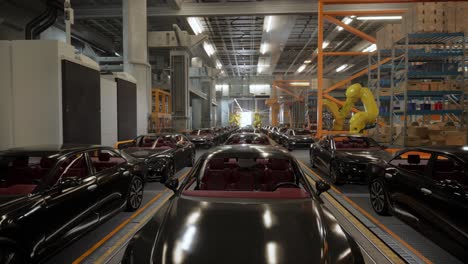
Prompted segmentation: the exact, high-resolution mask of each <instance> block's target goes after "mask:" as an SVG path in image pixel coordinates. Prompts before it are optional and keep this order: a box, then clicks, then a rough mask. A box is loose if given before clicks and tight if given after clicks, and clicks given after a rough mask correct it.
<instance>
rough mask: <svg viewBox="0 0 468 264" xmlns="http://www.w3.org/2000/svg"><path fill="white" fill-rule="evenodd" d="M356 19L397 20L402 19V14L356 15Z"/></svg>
mask: <svg viewBox="0 0 468 264" xmlns="http://www.w3.org/2000/svg"><path fill="white" fill-rule="evenodd" d="M356 19H357V20H397V19H402V16H368V17H357V18H356Z"/></svg>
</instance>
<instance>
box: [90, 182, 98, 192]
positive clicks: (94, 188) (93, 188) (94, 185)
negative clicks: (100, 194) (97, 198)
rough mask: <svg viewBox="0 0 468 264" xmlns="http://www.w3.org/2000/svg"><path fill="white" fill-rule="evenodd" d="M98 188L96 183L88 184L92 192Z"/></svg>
mask: <svg viewBox="0 0 468 264" xmlns="http://www.w3.org/2000/svg"><path fill="white" fill-rule="evenodd" d="M96 189H97V185H96V184H93V185H90V186H88V191H90V192H92V191H94V190H96Z"/></svg>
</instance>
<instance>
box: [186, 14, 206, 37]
mask: <svg viewBox="0 0 468 264" xmlns="http://www.w3.org/2000/svg"><path fill="white" fill-rule="evenodd" d="M187 22H188V23H189V25H190V27H191V28H192V30H193V33H195V35H198V34H201V33H202V32H203V25H202V24H201V22H200V20H199V18H198V17H189V18H187Z"/></svg>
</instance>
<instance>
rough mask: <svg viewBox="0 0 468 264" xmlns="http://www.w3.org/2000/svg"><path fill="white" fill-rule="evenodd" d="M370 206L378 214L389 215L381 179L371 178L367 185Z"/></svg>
mask: <svg viewBox="0 0 468 264" xmlns="http://www.w3.org/2000/svg"><path fill="white" fill-rule="evenodd" d="M369 193H370V201H371V204H372V208H373V209H374V211H375V212H376V213H377V214H379V215H389V213H388V211H389V210H388V198H387V193H386V192H385V187H384V183H383V181H382V179H379V178H376V179H373V180H372V181H371V183H370V185H369Z"/></svg>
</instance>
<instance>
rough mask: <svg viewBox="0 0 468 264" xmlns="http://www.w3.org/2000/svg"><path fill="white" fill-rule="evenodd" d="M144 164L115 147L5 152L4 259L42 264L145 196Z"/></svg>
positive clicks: (0, 257)
mask: <svg viewBox="0 0 468 264" xmlns="http://www.w3.org/2000/svg"><path fill="white" fill-rule="evenodd" d="M143 166H144V165H143V164H138V163H136V164H135V163H131V162H128V161H127V160H126V159H125V158H123V157H122V156H121V155H120V154H119V153H117V152H115V151H114V150H113V149H111V148H107V147H97V146H86V147H84V146H83V147H66V146H44V147H31V148H21V149H11V150H7V151H3V152H0V215H1V221H0V263H2V264H6V263H38V262H40V261H42V260H43V259H44V258H45V257H47V256H49V255H50V254H52V253H53V252H54V251H56V250H58V249H60V248H61V247H63V246H64V245H66V244H67V243H69V242H70V241H73V240H74V239H76V238H77V237H79V236H80V235H82V234H84V233H85V232H86V231H89V230H90V229H92V228H94V227H96V226H97V225H99V224H100V223H102V222H103V221H106V220H107V219H109V218H110V217H111V216H113V215H114V214H116V213H118V212H119V211H121V210H122V209H125V208H126V209H127V210H129V211H134V210H136V209H138V208H139V207H140V205H141V202H142V199H143V187H144V181H143V179H144V176H143V175H142V173H144V170H143Z"/></svg>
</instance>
